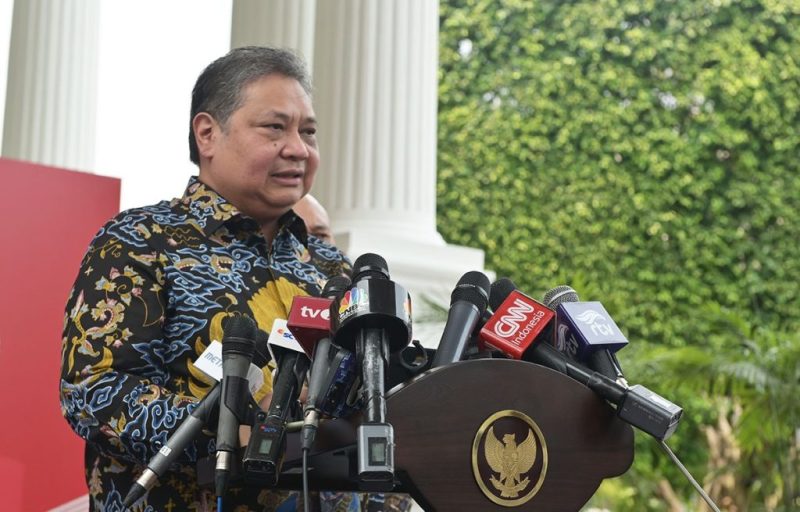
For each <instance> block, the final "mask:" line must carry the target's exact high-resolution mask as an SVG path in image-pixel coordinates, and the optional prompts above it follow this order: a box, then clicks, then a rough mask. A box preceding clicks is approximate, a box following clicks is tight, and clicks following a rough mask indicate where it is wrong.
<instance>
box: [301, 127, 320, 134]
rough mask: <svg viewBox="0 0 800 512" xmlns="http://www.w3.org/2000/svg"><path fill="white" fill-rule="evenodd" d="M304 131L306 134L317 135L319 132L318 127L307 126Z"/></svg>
mask: <svg viewBox="0 0 800 512" xmlns="http://www.w3.org/2000/svg"><path fill="white" fill-rule="evenodd" d="M303 133H304V134H305V135H316V134H317V129H316V128H306V129H305V130H303Z"/></svg>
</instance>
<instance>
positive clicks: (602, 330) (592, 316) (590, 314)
mask: <svg viewBox="0 0 800 512" xmlns="http://www.w3.org/2000/svg"><path fill="white" fill-rule="evenodd" d="M575 318H576V319H577V320H580V321H581V322H583V323H585V324H586V325H588V326H589V328H590V329H591V330H592V332H593V333H595V334H596V335H598V336H611V335H612V334H614V328H613V327H611V324H609V323H607V320H606V317H604V316H603V315H601V314H600V313H598V312H597V311H594V310H591V309H587V310H586V311H584V312H583V313H581V314H580V315H578V316H576V317H575Z"/></svg>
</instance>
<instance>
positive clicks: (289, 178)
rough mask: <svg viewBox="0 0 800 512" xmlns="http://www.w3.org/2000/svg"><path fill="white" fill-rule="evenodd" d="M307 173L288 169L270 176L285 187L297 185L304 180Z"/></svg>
mask: <svg viewBox="0 0 800 512" xmlns="http://www.w3.org/2000/svg"><path fill="white" fill-rule="evenodd" d="M304 174H305V173H304V172H303V171H302V170H301V169H287V170H285V171H277V172H273V173H272V174H270V176H271V177H272V178H273V179H275V180H277V181H278V183H282V184H284V185H295V184H297V183H298V182H300V181H302V180H303V175H304Z"/></svg>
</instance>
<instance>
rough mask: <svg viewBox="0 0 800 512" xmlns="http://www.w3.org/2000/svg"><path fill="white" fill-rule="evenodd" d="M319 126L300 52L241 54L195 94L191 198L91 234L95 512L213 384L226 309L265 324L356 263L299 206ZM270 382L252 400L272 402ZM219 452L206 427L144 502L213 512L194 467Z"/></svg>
mask: <svg viewBox="0 0 800 512" xmlns="http://www.w3.org/2000/svg"><path fill="white" fill-rule="evenodd" d="M315 133H316V120H315V118H314V111H313V109H312V106H311V98H310V86H309V83H308V78H307V74H306V71H305V67H304V64H303V63H302V61H301V60H300V59H298V58H297V57H296V56H295V55H294V54H292V53H291V52H288V51H284V50H275V49H270V48H255V47H248V48H239V49H236V50H233V51H231V52H230V53H229V54H228V55H226V56H224V57H222V58H220V59H218V60H216V61H215V62H213V63H212V64H211V65H209V66H208V67H207V68H206V69H205V70H204V71H203V73H202V74H201V75H200V77H199V78H198V80H197V83H196V84H195V88H194V91H193V93H192V107H191V130H190V134H189V145H190V157H191V159H192V161H193V162H194V163H196V164H197V165H198V167H199V176H198V177H196V178H192V179H191V180H190V182H189V185H188V187H187V189H186V191H185V193H184V194H183V197H181V198H179V199H173V200H172V201H162V202H160V203H158V204H156V205H153V206H147V207H143V208H136V209H133V210H128V211H125V212H122V213H120V214H119V215H117V216H116V217H115V218H114V219H112V220H111V221H109V222H108V223H107V224H106V225H105V226H104V227H103V228H102V229H101V230H100V232H99V233H98V234H97V236H96V237H95V239H94V240H93V241H92V243H91V245H90V247H89V250H88V252H87V254H86V256H85V258H84V260H83V263H82V265H81V268H80V271H79V274H78V278H77V280H76V282H75V286H74V288H73V290H72V293H71V295H70V298H69V302H68V304H67V312H66V313H67V314H66V320H65V326H64V337H63V346H62V375H61V377H62V380H61V404H62V410H63V413H64V415H65V417H66V418H67V420H68V421H69V423H70V425H71V426H72V428H73V429H74V430H75V431H76V432H77V433H78V434H79V435H80V436H81V437H83V438H84V439H86V441H87V442H86V460H85V462H86V479H87V484H88V487H89V494H90V500H89V501H90V508H91V510H122V509H123V507H122V499H123V498H124V496H125V495H126V494H127V492H128V490H129V489H130V487H131V486H132V485H133V483H134V481H135V480H136V478H137V477H138V476H139V475H140V474H141V472H142V471H143V469H144V467H145V465H146V463H147V461H148V460H149V459H150V458H152V457H153V456H154V455H155V454H156V452H157V451H158V449H159V448H160V447H161V446H162V445H163V444H164V443H165V442H166V440H167V439H168V438H169V437H170V435H172V433H173V432H174V431H175V430H176V429H177V427H178V426H179V425H180V424H181V422H182V421H183V420H184V419H185V418H186V417H187V416H188V415H189V414H190V413H191V411H192V409H193V407H194V406H195V404H197V402H198V401H199V400H200V399H202V397H203V396H205V394H206V393H207V392H208V391H209V390H210V389H211V386H212V382H211V381H210V380H209V379H208V378H207V377H205V376H204V375H203V374H202V373H200V372H199V371H198V370H197V369H196V368H195V367H194V366H193V364H192V362H193V361H194V360H195V359H196V358H197V357H198V355H199V354H200V353H201V352H202V351H203V350H204V349H205V348H206V347H207V346H208V344H209V343H210V342H211V341H212V340H221V339H222V321H223V319H224V318H226V317H229V316H233V315H240V314H246V315H248V316H250V317H252V318H254V319H255V320H256V322H257V323H258V325H259V327H260V328H261V329H264V330H266V331H269V330H270V328H271V326H272V322H273V321H274V320H275V319H276V318H287V315H288V311H289V308H290V305H291V302H292V298H293V297H294V296H295V295H300V294H310V295H318V294H319V293H320V291H321V288H322V286H323V285H324V283H325V281H326V280H327V279H329V278H330V277H332V276H334V275H339V274H342V273H343V272H348V271H349V264H348V263H347V261H346V259H345V258H344V256H343V255H342V253H341V252H339V251H338V250H337V249H336V248H335V247H333V246H331V245H329V244H327V243H325V242H323V241H321V240H319V239H318V238H316V237H314V236H308V235H307V233H306V229H305V226H304V225H303V222H302V220H301V219H300V218H299V217H297V216H296V215H295V214H294V212H293V211H292V210H291V208H292V206H293V205H294V204H295V203H296V202H297V201H299V200H300V198H302V197H303V196H304V195H305V194H306V193H307V192H308V190H309V188H310V187H311V184H312V182H313V180H314V175H315V173H316V170H317V166H318V164H319V154H318V151H317V145H316V137H315ZM145 143H146V141H145ZM267 381H268V382H269V379H267ZM269 391H270V389H269V386H265V388H264V389H262V390H261V391H260V392H259V393H258V394H257V396H256V399H257V400H261V406H262V407H264V408H265V409H266V407H267V405H268V400H269V398H268V397H269ZM213 446H214V434H213V432H204V433H203V435H202V437H200V438H199V439H197V440H196V441H195V442H193V443H192V444H191V445H190V446H188V447H187V448H186V450H185V451H184V453H183V454H182V456H181V459H180V464H179V465H178V466H177V467H175V468H172V470H171V471H170V472H168V473H167V474H166V475H164V476H163V477H162V478H161V482H160V484H159V485H157V486H155V487H154V488H153V489H151V490H150V492H149V493H148V494H147V495H146V496H145V497H144V498H143V499H142V500H141V501H139V502H138V503H136V504H135V505H134V510H147V511H150V510H153V511H160V510H164V511H169V512H173V511H175V512H177V511H186V510H198V511H199V510H214V509H215V508H216V502H215V500H214V495H213V491H212V490H204V489H201V488H199V487H198V485H197V475H196V468H195V463H196V461H197V459H198V458H202V457H205V456H208V455H209V454H213ZM285 497H286V493H280V492H274V491H268V490H263V489H258V488H236V487H234V488H232V489H230V490H229V492H228V493H227V494H226V499H225V503H224V506H225V509H226V510H236V511H248V510H274V509H275V508H276V507H277V506H278V505H279V503H280V502H281V501H282V500H283V499H284V498H285Z"/></svg>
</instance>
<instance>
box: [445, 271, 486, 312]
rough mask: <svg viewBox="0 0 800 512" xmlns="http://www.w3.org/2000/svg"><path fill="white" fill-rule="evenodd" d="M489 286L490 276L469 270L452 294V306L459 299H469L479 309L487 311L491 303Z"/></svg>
mask: <svg viewBox="0 0 800 512" xmlns="http://www.w3.org/2000/svg"><path fill="white" fill-rule="evenodd" d="M489 286H490V284H489V278H488V277H486V275H485V274H484V273H483V272H477V271H474V270H473V271H470V272H467V273H466V274H464V275H463V276H461V279H459V280H458V284H456V287H455V289H454V290H453V293H452V294H450V306H451V307H452V305H453V304H455V303H456V302H458V301H467V302H469V303H470V304H474V305H475V306H477V307H478V310H479V311H481V312H483V311H485V310H486V306H487V304H488V303H489Z"/></svg>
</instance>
